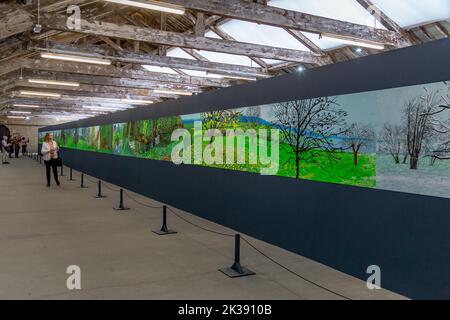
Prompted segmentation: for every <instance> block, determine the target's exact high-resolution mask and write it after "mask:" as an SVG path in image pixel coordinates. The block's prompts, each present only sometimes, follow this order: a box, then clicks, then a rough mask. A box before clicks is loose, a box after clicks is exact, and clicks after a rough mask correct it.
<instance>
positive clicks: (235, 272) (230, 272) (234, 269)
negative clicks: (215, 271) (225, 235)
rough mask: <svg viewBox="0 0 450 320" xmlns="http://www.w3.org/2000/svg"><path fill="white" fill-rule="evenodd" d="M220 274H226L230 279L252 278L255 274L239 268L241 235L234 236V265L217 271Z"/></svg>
mask: <svg viewBox="0 0 450 320" xmlns="http://www.w3.org/2000/svg"><path fill="white" fill-rule="evenodd" d="M219 271H220V272H222V273H224V274H226V275H227V276H229V277H230V278H238V277H245V276H252V275H254V274H255V273H254V272H253V271H251V270H249V269H247V268H244V267H243V266H241V235H240V234H236V235H235V236H234V263H233V265H232V266H231V267H230V268H224V269H219Z"/></svg>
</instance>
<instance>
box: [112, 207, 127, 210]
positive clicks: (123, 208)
mask: <svg viewBox="0 0 450 320" xmlns="http://www.w3.org/2000/svg"><path fill="white" fill-rule="evenodd" d="M113 209H114V210H116V211H125V210H130V208H126V207H122V208H120V207H119V208H115V207H114V208H113Z"/></svg>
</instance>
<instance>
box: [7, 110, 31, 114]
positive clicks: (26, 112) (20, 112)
mask: <svg viewBox="0 0 450 320" xmlns="http://www.w3.org/2000/svg"><path fill="white" fill-rule="evenodd" d="M10 113H12V114H31V111H16V110H11V111H10Z"/></svg>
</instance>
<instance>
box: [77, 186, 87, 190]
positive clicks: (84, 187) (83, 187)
mask: <svg viewBox="0 0 450 320" xmlns="http://www.w3.org/2000/svg"><path fill="white" fill-rule="evenodd" d="M78 188H79V189H87V188H89V187H86V186H82V187H81V186H80V187H78Z"/></svg>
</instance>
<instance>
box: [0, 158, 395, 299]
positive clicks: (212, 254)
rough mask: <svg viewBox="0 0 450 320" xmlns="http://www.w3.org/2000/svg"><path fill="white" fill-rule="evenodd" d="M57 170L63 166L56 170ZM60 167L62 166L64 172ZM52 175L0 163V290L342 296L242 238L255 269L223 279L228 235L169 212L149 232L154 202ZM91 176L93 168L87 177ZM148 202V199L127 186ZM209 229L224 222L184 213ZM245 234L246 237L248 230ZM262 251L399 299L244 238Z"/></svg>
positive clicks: (353, 287)
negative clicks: (75, 274)
mask: <svg viewBox="0 0 450 320" xmlns="http://www.w3.org/2000/svg"><path fill="white" fill-rule="evenodd" d="M66 171H67V170H66ZM66 173H67V172H66ZM76 179H77V181H76V182H69V181H67V177H62V178H61V182H62V186H61V187H59V188H58V187H56V186H52V187H51V188H46V187H45V181H44V180H45V173H44V168H43V166H42V165H39V164H38V163H37V162H36V161H33V160H30V159H28V158H21V159H12V161H11V164H10V165H8V166H6V165H3V166H0V203H1V205H0V299H16V298H20V299H342V298H341V297H339V296H337V295H335V294H333V293H331V292H329V291H327V290H324V289H322V288H320V287H317V286H315V285H313V284H311V283H309V282H307V281H305V280H302V279H300V278H298V277H296V276H294V275H292V274H290V273H289V272H287V271H286V270H283V269H282V268H280V267H279V266H277V265H275V264H274V263H272V262H270V261H269V260H267V259H266V258H265V257H263V256H261V255H260V254H259V253H257V252H256V251H255V250H253V249H252V248H250V247H249V246H247V245H245V244H243V245H242V263H243V264H244V265H245V266H247V267H249V268H250V269H252V270H253V271H255V272H256V275H254V276H250V277H245V278H236V279H230V278H228V277H226V276H225V275H224V274H222V273H220V272H219V271H218V269H219V268H223V267H228V266H230V265H231V263H232V260H233V245H234V243H233V239H232V238H228V237H222V236H219V235H216V234H212V233H208V232H205V231H203V230H200V229H198V228H196V227H195V226H193V225H190V224H188V223H186V222H184V221H182V220H180V219H179V218H177V217H175V216H173V215H169V223H170V226H171V227H172V228H173V229H175V230H177V231H178V232H179V233H178V234H175V235H170V236H163V237H160V236H157V235H156V234H154V233H152V231H151V230H152V229H158V228H159V227H160V224H161V210H160V209H150V208H146V207H143V206H140V205H138V204H136V203H132V202H131V201H130V200H129V199H127V198H126V201H127V205H129V206H131V207H132V210H130V211H123V212H117V211H114V210H112V207H113V206H115V205H117V198H118V196H117V193H116V192H113V191H110V190H107V189H105V190H104V193H105V194H107V195H108V198H105V199H95V198H94V197H93V195H95V193H96V186H95V184H93V183H92V182H90V181H86V184H87V185H89V186H90V187H89V188H88V189H79V188H77V186H78V185H79V181H80V179H79V176H78V173H77V175H76ZM90 179H91V180H94V178H92V177H91V178H90ZM133 195H134V196H135V197H136V198H137V199H138V200H139V201H142V202H144V203H147V204H151V205H158V203H157V202H155V201H153V200H151V199H148V198H144V197H142V196H138V195H135V194H133ZM182 214H183V217H184V218H186V219H188V220H189V221H192V222H194V223H196V224H199V225H200V226H203V227H206V228H210V229H213V230H217V231H219V232H227V233H233V231H232V230H229V229H227V228H224V227H222V226H220V225H217V224H214V223H212V222H209V221H206V220H203V219H201V218H198V217H196V216H194V215H190V214H188V213H182ZM249 239H251V238H249ZM251 240H252V242H253V243H254V244H255V245H256V246H257V247H258V248H259V249H260V250H262V251H263V252H265V253H266V254H268V255H270V256H271V257H273V258H275V259H276V260H277V261H279V262H280V263H282V264H284V265H286V266H287V267H289V268H291V269H292V270H294V271H295V272H297V273H299V274H301V275H302V276H304V277H306V278H307V279H310V280H312V281H314V282H317V283H318V284H320V285H322V286H324V287H326V288H329V289H330V290H332V291H335V292H338V293H339V294H342V295H344V296H346V297H349V298H351V299H402V298H403V297H401V296H399V295H397V294H394V293H392V292H389V291H386V290H374V291H373V290H368V289H367V287H366V284H365V282H363V281H361V280H358V279H355V278H353V277H350V276H348V275H346V274H343V273H341V272H338V271H336V270H333V269H331V268H329V267H326V266H324V265H322V264H319V263H316V262H314V261H311V260H309V259H306V258H304V257H301V256H299V255H296V254H293V253H290V252H287V251H285V250H282V249H280V248H278V247H275V246H272V245H269V244H267V243H264V242H261V241H258V240H255V239H251ZM69 265H78V266H79V267H80V268H81V286H82V289H81V290H75V291H70V290H68V289H67V287H66V280H67V277H68V276H69V275H68V274H66V269H67V267H68V266H69Z"/></svg>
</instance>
